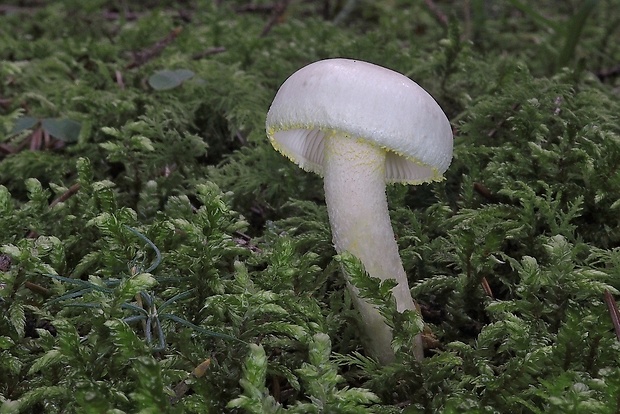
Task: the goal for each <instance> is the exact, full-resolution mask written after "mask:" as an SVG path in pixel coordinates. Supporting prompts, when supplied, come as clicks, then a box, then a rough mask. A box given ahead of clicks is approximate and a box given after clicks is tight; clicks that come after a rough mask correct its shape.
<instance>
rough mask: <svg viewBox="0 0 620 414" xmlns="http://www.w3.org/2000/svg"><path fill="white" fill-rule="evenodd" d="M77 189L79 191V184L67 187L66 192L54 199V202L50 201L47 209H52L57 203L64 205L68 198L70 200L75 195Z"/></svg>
mask: <svg viewBox="0 0 620 414" xmlns="http://www.w3.org/2000/svg"><path fill="white" fill-rule="evenodd" d="M79 189H80V184H77V183H76V184H73V185H72V186H71V187H69V188H68V189H67V191H65V192H64V193H62V194H61V195H60V196H59V197H58V198H56V199H55V200H54V201H52V202H51V203H50V207H49V208H50V209H51V208H53V207H54V206H55V205H56V204H58V203H64V202H65V201H67V200H68V199H69V198H71V197H72V196H73V195H74V194H76V193H77V192H78V190H79Z"/></svg>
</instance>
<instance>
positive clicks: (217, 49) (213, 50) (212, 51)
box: [192, 46, 226, 60]
mask: <svg viewBox="0 0 620 414" xmlns="http://www.w3.org/2000/svg"><path fill="white" fill-rule="evenodd" d="M224 52H226V48H225V47H224V46H218V47H210V48H209V49H207V50H205V51H202V52H200V53H196V54H194V55H192V59H193V60H200V59H202V58H206V57H207V56H212V55H217V54H218V53H224Z"/></svg>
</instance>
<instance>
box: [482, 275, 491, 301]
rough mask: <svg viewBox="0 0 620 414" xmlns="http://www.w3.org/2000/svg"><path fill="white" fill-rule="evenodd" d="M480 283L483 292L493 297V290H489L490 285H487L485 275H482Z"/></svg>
mask: <svg viewBox="0 0 620 414" xmlns="http://www.w3.org/2000/svg"><path fill="white" fill-rule="evenodd" d="M480 284H481V285H482V290H484V293H486V295H487V296H488V297H490V298H493V297H494V296H493V290H491V285H489V282H488V281H487V278H486V277H484V276H483V277H482V280H481V281H480Z"/></svg>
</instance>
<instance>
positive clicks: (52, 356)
mask: <svg viewBox="0 0 620 414" xmlns="http://www.w3.org/2000/svg"><path fill="white" fill-rule="evenodd" d="M63 358H64V356H63V354H62V352H60V350H59V349H52V350H49V351H48V352H46V353H45V355H43V356H42V357H41V358H39V359H37V360H36V361H34V363H33V364H32V366H31V367H30V369H29V370H28V375H32V374H35V373H37V372H39V371H41V370H42V369H44V368H47V367H50V366H52V365H55V364H57V363H58V362H60V361H61V360H62V359H63Z"/></svg>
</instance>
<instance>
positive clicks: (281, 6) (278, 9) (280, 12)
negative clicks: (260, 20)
mask: <svg viewBox="0 0 620 414" xmlns="http://www.w3.org/2000/svg"><path fill="white" fill-rule="evenodd" d="M290 2H291V0H282V1H281V2H279V3H278V4H276V6H275V7H274V8H273V13H272V15H271V19H269V21H268V22H267V24H266V25H265V27H264V28H263V31H262V32H261V34H260V37H265V36H267V34H269V32H270V31H271V29H273V27H274V26H275V25H276V24H277V23H279V22H280V21H281V20H282V16H284V13H285V12H286V9H287V8H288V5H289V3H290Z"/></svg>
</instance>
